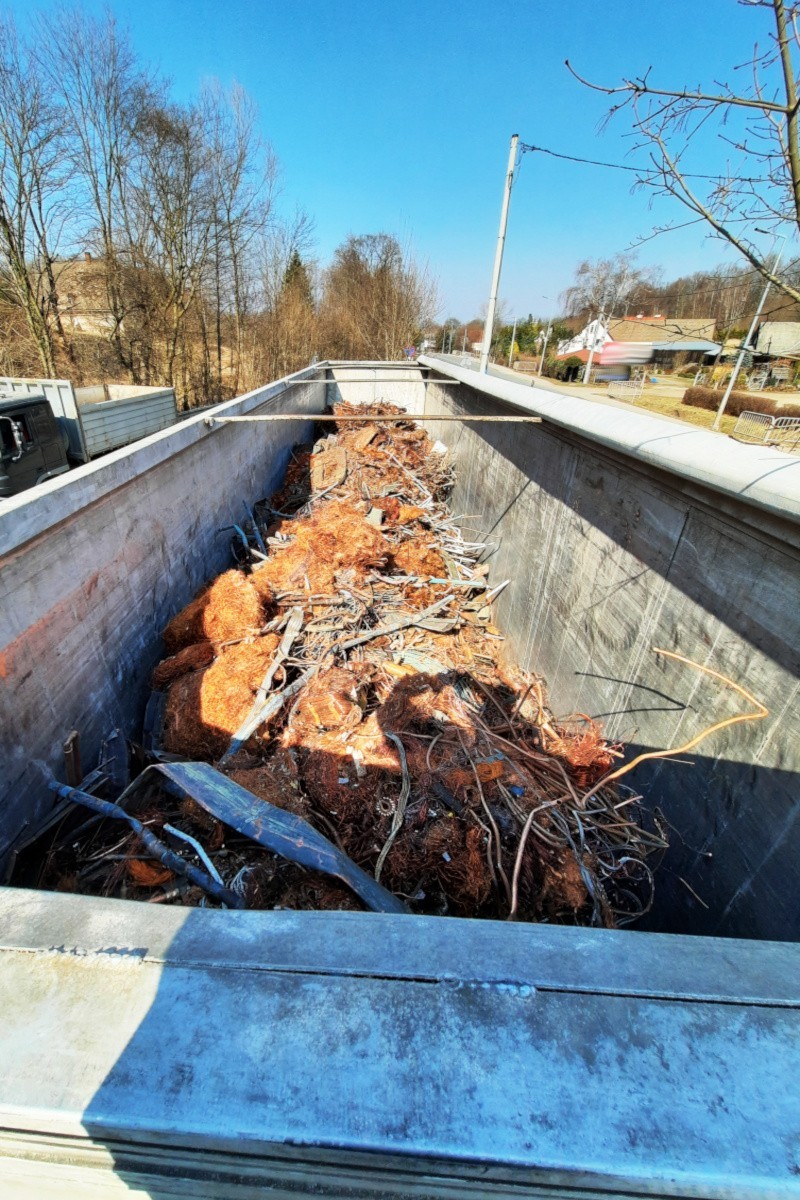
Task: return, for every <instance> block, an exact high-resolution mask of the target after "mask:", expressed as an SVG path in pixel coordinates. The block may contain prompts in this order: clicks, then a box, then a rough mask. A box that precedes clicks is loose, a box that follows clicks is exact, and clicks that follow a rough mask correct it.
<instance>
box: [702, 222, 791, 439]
mask: <svg viewBox="0 0 800 1200" xmlns="http://www.w3.org/2000/svg"><path fill="white" fill-rule="evenodd" d="M765 232H766V230H764V229H757V230H756V233H765ZM785 241H786V238H785V237H782V238H781V244H780V246H779V248H778V253H777V254H776V255H775V262H774V263H773V264H772V274H773V275H774V274H775V272H776V271H777V269H778V263H779V262H780V261H781V255H782V254H783V243H784V242H785ZM771 287H772V284H771V283H770V281H769V280H767V286H766V287H765V288H764V291H763V292H762V294H761V299H760V300H759V302H758V308H757V309H756V315H755V316H754V317H753V320H752V321H751V322H750V328H749V329H748V331H747V337H746V338H745V339H744V341H743V342H742V348H741V350H740V351H739V357H738V358H737V359H736V364H735V366H734V368H733V370H732V371H731V377H730V379H729V380H728V386H727V387H726V388H725V395H724V396H723V397H722V399H721V400H720V402H719V408H718V409H717V415H716V416H715V417H714V424H713V425H712V426H711V428H712V429H719V427H720V424H721V422H722V414H723V413H724V412H725V409H726V408H727V406H728V401H729V400H730V398H731V392H732V391H733V385H734V384H735V383H736V379H737V377H738V375H739V371H740V370H741V368H742V363H743V362H744V356H745V354H746V353H747V351H748V350H752V349H753V347H752V346H751V345H750V342H751V339H752V337H753V334H754V333H755V330H756V325H757V324H758V318H759V317H760V316H761V310H762V309H763V307H764V305H765V304H766V302H767V296H768V295H769V289H770V288H771Z"/></svg>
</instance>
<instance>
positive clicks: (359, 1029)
mask: <svg viewBox="0 0 800 1200" xmlns="http://www.w3.org/2000/svg"><path fill="white" fill-rule="evenodd" d="M6 895H7V896H8V897H9V899H8V901H7V900H6V897H2V898H0V931H2V937H0V945H2V946H3V947H5V948H2V949H0V1007H1V1008H2V1011H3V1013H4V1021H3V1026H2V1031H1V1032H0V1039H2V1040H1V1041H0V1113H1V1114H2V1122H0V1124H2V1128H3V1130H4V1133H3V1135H1V1136H0V1153H3V1152H6V1151H7V1150H10V1149H14V1152H15V1153H16V1154H17V1155H18V1156H19V1155H20V1154H21V1153H23V1151H24V1155H25V1156H27V1157H23V1161H27V1162H29V1163H30V1162H31V1161H32V1159H33V1158H34V1157H35V1155H34V1150H33V1147H34V1146H36V1145H37V1144H38V1145H40V1146H41V1147H42V1154H43V1155H45V1156H46V1155H47V1154H49V1155H50V1157H51V1159H52V1158H53V1157H55V1158H56V1160H58V1159H59V1158H60V1159H61V1161H63V1160H64V1159H69V1160H71V1161H75V1157H76V1155H77V1156H78V1161H80V1158H81V1155H84V1157H85V1156H86V1155H87V1151H88V1148H89V1147H90V1146H91V1147H94V1148H96V1151H97V1155H98V1158H99V1157H100V1156H101V1155H103V1154H105V1155H106V1156H107V1157H106V1159H105V1161H104V1162H103V1168H104V1169H105V1170H107V1171H115V1172H117V1173H118V1175H119V1177H120V1178H121V1179H122V1180H123V1181H126V1180H129V1179H130V1180H132V1179H133V1176H134V1172H135V1171H136V1170H138V1171H141V1172H143V1174H144V1176H146V1177H147V1178H148V1184H147V1189H146V1190H149V1192H150V1194H152V1195H162V1194H163V1195H171V1193H170V1191H169V1190H168V1189H169V1187H170V1182H169V1181H170V1179H171V1178H172V1179H174V1177H175V1163H176V1162H180V1164H181V1168H182V1172H183V1173H184V1174H185V1175H190V1176H191V1175H192V1173H196V1174H197V1176H198V1178H197V1179H196V1180H195V1183H194V1185H193V1190H192V1194H193V1195H195V1196H205V1195H207V1194H211V1195H217V1194H227V1193H225V1192H219V1193H218V1192H216V1191H214V1190H213V1189H214V1188H215V1187H216V1186H217V1181H218V1180H219V1179H222V1180H223V1181H225V1182H226V1185H227V1184H228V1183H230V1185H231V1186H232V1182H233V1176H234V1175H235V1172H234V1170H233V1165H232V1164H234V1163H235V1167H236V1171H243V1170H245V1168H246V1167H247V1166H248V1165H249V1168H250V1169H251V1170H252V1171H253V1173H254V1175H253V1178H257V1177H260V1179H261V1181H262V1182H263V1184H264V1185H266V1184H270V1183H271V1184H272V1185H273V1186H275V1187H276V1188H281V1187H286V1188H287V1194H293V1193H292V1192H291V1191H288V1189H289V1188H290V1187H294V1188H296V1189H297V1190H296V1194H299V1195H312V1194H316V1195H319V1194H322V1195H325V1194H326V1192H325V1188H326V1187H329V1188H330V1189H331V1191H330V1193H329V1194H331V1195H339V1196H343V1195H346V1194H348V1193H347V1191H346V1188H347V1187H350V1188H352V1189H353V1190H354V1191H355V1194H360V1195H376V1196H377V1195H380V1196H391V1195H393V1194H395V1193H394V1191H393V1189H396V1192H397V1194H403V1195H406V1196H410V1195H420V1196H432V1195H437V1196H463V1195H466V1196H477V1195H492V1194H495V1193H496V1194H498V1195H514V1194H519V1195H545V1196H546V1195H553V1194H558V1195H565V1196H569V1195H576V1196H577V1195H581V1196H583V1197H591V1196H595V1195H601V1194H602V1195H606V1196H607V1195H614V1196H644V1195H649V1196H656V1195H657V1196H660V1197H662V1198H663V1197H667V1196H684V1197H687V1196H693V1197H699V1196H703V1197H714V1198H719V1200H721V1198H725V1200H745V1198H747V1200H756V1198H759V1200H766V1198H768V1197H769V1198H777V1197H779V1196H780V1197H789V1196H796V1195H800V1175H799V1174H798V1169H799V1168H800V1159H798V1154H800V1106H799V1105H798V1102H797V1093H796V1087H795V1081H796V1078H797V1075H798V1072H799V1071H800V1014H799V1013H798V1008H797V999H796V998H795V1003H794V1004H793V1005H791V1006H788V1005H786V1004H773V1003H771V1002H767V1003H760V1004H756V1005H750V1004H741V1003H736V1002H733V1003H731V1001H730V999H723V1001H722V1002H716V1001H714V1000H711V999H708V998H704V999H702V1000H692V999H690V998H687V997H689V996H690V994H691V992H692V990H693V985H694V984H695V983H696V982H701V981H702V980H704V979H705V980H707V981H709V982H710V979H709V976H710V974H711V972H710V971H709V967H708V961H709V959H710V960H712V961H713V963H714V969H715V970H716V972H717V973H718V976H719V981H720V985H721V988H722V990H723V993H724V992H726V991H728V990H729V989H731V987H733V986H735V978H736V974H737V970H736V964H735V961H734V956H733V955H732V954H730V953H728V954H726V953H724V951H723V948H722V947H721V946H720V944H719V943H715V942H708V941H705V940H704V939H674V951H672V950H671V949H670V947H671V945H673V939H670V938H668V937H665V936H657V935H653V936H650V937H648V936H647V935H638V934H635V933H616V934H614V933H609V934H607V935H603V933H602V932H601V931H586V930H577V929H551V928H548V927H545V926H527V927H523V926H514V925H507V924H494V923H492V924H481V923H478V922H445V921H442V920H437V919H435V918H413V917H412V918H403V920H398V919H397V918H395V917H392V916H367V915H359V914H308V913H275V914H272V913H235V914H233V913H214V912H204V911H203V910H201V909H195V910H191V911H189V912H187V911H179V910H172V911H171V912H166V911H154V909H153V908H152V907H150V906H144V905H141V906H139V905H128V904H125V903H124V902H120V901H103V900H97V899H89V898H86V897H78V896H64V897H60V898H59V900H60V901H63V912H62V916H61V919H60V920H56V914H55V913H54V912H53V909H52V906H48V905H47V904H46V900H47V897H44V896H42V895H41V894H37V893H18V894H16V895H13V894H11V893H7V894H6ZM123 918H124V937H122V938H121V937H120V931H121V929H122V928H123V925H122V921H123ZM729 946H730V944H729ZM55 947H57V948H55ZM748 950H749V953H750V954H751V955H752V956H753V957H752V960H751V962H752V978H753V981H754V984H757V982H758V979H759V975H761V976H763V977H764V978H766V979H769V978H772V979H773V981H774V983H775V984H776V986H777V987H778V989H780V987H781V986H782V985H781V976H782V975H783V976H784V978H786V977H787V976H790V975H791V977H793V979H794V981H795V984H794V986H795V987H796V972H797V963H798V957H799V956H800V950H798V948H796V947H791V946H766V945H765V946H757V945H752V946H750V947H749V948H748ZM759 958H761V960H762V967H763V970H762V971H761V972H759V970H758V960H759ZM670 959H671V963H670V965H669V968H668V970H669V972H670V973H671V974H672V980H671V982H668V981H667V980H666V979H665V977H664V974H663V971H664V970H665V967H664V965H663V964H664V963H665V961H666V960H670ZM354 960H358V961H359V964H360V970H359V971H358V972H354V971H353V970H352V969H351V965H350V964H352V962H353V961H354ZM604 960H605V961H607V962H608V964H609V968H608V971H607V972H604V971H603V968H602V964H603V961H604ZM319 963H321V964H322V965H323V969H322V970H318V969H315V966H314V964H319ZM659 963H661V964H662V965H661V966H660V965H659ZM498 964H501V966H502V970H498ZM584 970H586V971H592V972H593V973H594V975H595V977H596V978H597V979H598V981H599V982H600V983H605V984H606V985H607V987H608V990H606V991H605V992H598V991H593V990H592V989H591V985H590V984H589V983H584V982H582V981H581V976H582V975H583V972H584ZM654 978H655V979H656V980H659V982H660V985H661V986H660V987H659V989H658V991H657V992H656V993H652V992H651V994H650V995H648V994H646V993H647V992H648V990H650V989H652V987H653V982H654ZM98 1013H101V1014H104V1019H102V1020H98ZM67 1138H68V1139H70V1142H69V1145H67V1143H66V1142H65V1140H64V1139H67ZM23 1142H24V1143H26V1146H23V1150H21V1149H20V1145H21V1143H23ZM82 1147H86V1149H85V1150H84V1149H82ZM53 1171H55V1167H53ZM228 1172H230V1175H229V1174H228ZM2 1175H3V1160H2V1159H0V1177H2ZM210 1180H211V1181H213V1182H209V1181H210ZM162 1186H163V1187H164V1188H165V1189H166V1190H165V1191H163V1192H162V1191H161V1190H160V1188H161V1187H162ZM315 1188H316V1189H317V1191H315V1190H314V1189H315ZM337 1188H338V1190H337ZM459 1188H461V1190H459ZM481 1189H482V1190H481ZM559 1189H560V1190H559ZM231 1194H234V1195H235V1194H237V1193H236V1192H232V1193H231ZM242 1194H243V1195H244V1194H246V1193H242ZM277 1194H279V1195H280V1194H283V1193H282V1192H281V1191H278V1193H277Z"/></svg>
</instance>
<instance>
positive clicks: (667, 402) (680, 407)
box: [632, 389, 736, 433]
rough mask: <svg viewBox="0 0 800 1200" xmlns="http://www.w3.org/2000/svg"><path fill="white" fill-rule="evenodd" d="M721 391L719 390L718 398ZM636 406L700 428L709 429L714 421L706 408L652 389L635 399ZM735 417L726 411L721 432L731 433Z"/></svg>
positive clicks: (711, 413)
mask: <svg viewBox="0 0 800 1200" xmlns="http://www.w3.org/2000/svg"><path fill="white" fill-rule="evenodd" d="M721 398H722V393H721V392H720V399H721ZM632 407H636V408H645V409H647V411H648V412H653V413H658V414H659V416H662V417H675V419H676V420H678V421H686V422H688V423H689V424H690V425H699V426H700V427H701V428H702V429H710V428H711V426H712V425H713V423H714V416H715V414H714V413H713V412H709V410H708V409H706V408H695V406H694V405H692V404H681V401H680V397H679V396H664V395H659V394H658V392H657V391H656V390H655V389H654V390H653V391H645V392H644V393H643V395H641V396H640V397H639V399H638V400H637V401H636V404H635V406H632ZM735 424H736V418H735V417H730V416H728V415H727V413H726V414H725V415H724V416H723V418H722V432H723V433H732V432H733V427H734V425H735Z"/></svg>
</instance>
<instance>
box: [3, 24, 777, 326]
mask: <svg viewBox="0 0 800 1200" xmlns="http://www.w3.org/2000/svg"><path fill="white" fill-rule="evenodd" d="M4 7H5V8H6V9H11V11H13V12H14V13H15V14H16V16H17V19H18V21H19V23H20V25H21V26H23V27H24V25H25V20H26V17H27V16H28V15H29V14H30V13H31V12H32V11H34V9H36V8H38V9H47V8H49V7H53V5H51V4H49V3H47V2H45V3H41V4H36V5H34V4H32V3H31V2H30V0H11V2H10V3H8V2H6V3H5V5H4ZM83 7H84V8H86V9H88V10H89V11H100V10H101V7H102V5H101V4H99V3H97V4H95V3H91V2H87V3H85V4H84V5H83ZM110 7H111V9H112V11H113V12H114V13H115V14H116V15H117V17H118V18H119V19H120V21H121V22H122V23H123V24H124V25H126V26H127V27H128V29H129V31H130V33H131V35H132V39H133V42H134V45H135V46H136V48H137V49H138V51H139V52H140V53H141V55H142V57H143V58H145V59H147V60H149V61H150V62H151V63H153V64H155V65H158V66H159V67H160V68H161V70H162V71H163V72H164V73H165V74H166V75H168V76H169V77H170V78H171V79H172V80H173V94H174V96H175V98H176V99H189V98H191V97H192V96H193V95H194V94H195V93H196V91H197V88H198V85H199V84H200V83H201V81H202V80H203V79H204V78H209V77H217V78H219V79H220V80H221V81H222V82H223V83H225V84H228V83H230V82H232V81H233V80H237V81H238V82H239V83H241V84H242V85H243V86H244V87H245V88H246V89H247V90H248V92H250V94H251V95H252V96H253V97H254V99H255V100H256V102H257V104H258V106H259V110H260V114H261V124H262V131H263V134H264V136H265V137H266V138H267V139H268V140H269V141H270V142H271V144H272V146H273V149H274V151H275V153H276V155H277V157H278V159H279V162H280V165H281V170H282V198H281V203H282V205H283V206H284V207H285V208H286V209H287V211H289V210H293V209H294V207H295V205H297V204H299V205H301V206H302V207H303V208H304V209H306V210H307V211H308V213H309V214H310V215H311V217H312V218H313V220H314V222H315V227H316V234H315V239H316V244H315V247H314V252H315V254H316V256H318V257H319V258H320V259H322V260H323V261H324V260H325V259H326V258H327V257H328V256H329V255H330V253H331V251H332V250H333V249H334V247H335V246H336V245H337V244H338V243H339V242H341V241H342V240H343V238H345V237H346V236H347V235H348V234H349V233H368V232H378V231H385V232H390V233H394V234H396V235H397V236H398V237H399V238H400V239H401V240H403V241H410V242H411V243H412V245H413V249H414V251H415V253H416V255H417V257H418V258H420V259H422V260H424V261H427V263H428V264H429V266H430V269H431V271H432V273H433V274H434V275H435V276H436V277H437V279H438V281H439V292H440V297H441V307H440V311H439V317H440V319H443V318H444V317H447V316H457V317H459V318H461V319H466V318H468V317H470V316H473V315H475V314H476V313H477V312H478V310H479V309H480V307H481V305H482V304H484V303H485V298H486V293H487V292H488V287H489V279H490V274H491V265H492V256H493V253H494V244H495V239H496V236H497V222H498V217H499V209H500V199H501V190H502V183H503V176H504V172H505V165H506V160H507V157H508V141H509V137H510V135H511V134H512V133H515V132H516V133H519V134H520V137H521V138H522V140H523V141H528V142H532V143H536V144H539V145H544V146H550V147H553V148H555V149H558V150H562V151H564V152H567V153H571V154H576V155H583V156H586V157H593V158H603V159H611V160H613V161H619V160H620V159H621V158H622V156H623V155H624V154H625V153H626V151H627V149H628V144H627V143H626V141H625V139H624V138H623V136H622V134H623V133H624V132H625V126H624V123H623V124H620V125H619V127H618V128H614V129H612V130H610V131H608V132H606V133H605V134H603V135H600V134H599V133H598V129H597V126H598V121H599V119H600V117H601V116H602V114H603V112H604V107H605V106H604V103H603V98H602V97H600V96H598V95H596V94H594V93H591V92H589V91H587V90H586V89H584V88H582V87H581V86H580V85H579V84H578V83H577V82H576V81H575V80H573V79H572V77H571V76H570V75H569V74H568V72H567V70H566V68H565V67H564V65H563V63H564V59H565V57H567V56H569V58H570V59H571V60H572V61H573V62H574V63H575V65H576V66H577V67H579V68H580V69H581V70H582V71H583V72H585V73H586V74H587V75H590V76H592V77H594V78H597V79H600V80H603V81H613V80H615V79H616V78H617V77H618V76H619V75H620V74H621V73H623V72H628V73H630V74H633V73H635V72H637V71H638V70H639V69H644V68H646V67H647V66H648V65H650V64H651V63H655V64H656V69H655V72H654V81H655V80H656V79H658V80H659V81H661V82H663V83H666V84H672V83H680V84H683V83H688V84H697V83H698V82H701V81H702V82H704V83H706V84H707V85H708V84H710V83H711V82H712V81H713V79H714V78H720V77H722V78H731V71H730V67H731V65H732V64H734V63H737V62H741V61H742V60H743V59H745V58H746V57H747V55H748V53H749V51H750V49H751V47H752V43H753V41H754V40H755V38H756V37H757V36H759V35H763V32H764V29H765V19H764V16H763V15H762V14H759V11H758V10H755V11H750V12H748V11H746V10H744V9H742V8H740V7H739V6H738V5H737V4H736V3H735V2H734V0H703V3H699V2H698V0H692V2H691V3H690V2H689V0H670V2H669V3H668V4H663V3H661V4H656V3H655V2H654V0H638V3H633V2H626V0H605V2H604V3H603V4H597V3H594V2H590V0H573V2H572V3H570V4H565V3H557V2H556V0H539V2H536V3H528V4H524V3H518V2H517V3H510V2H509V0H495V3H494V4H491V5H488V4H486V3H485V0H482V2H481V3H477V2H475V0H462V2H461V3H458V4H456V3H452V2H447V3H437V2H436V0H425V2H423V0H404V2H403V3H402V4H400V3H396V2H395V0H378V2H377V3H376V2H375V0H373V2H372V3H365V2H362V0H339V3H331V0H281V2H276V0H259V2H256V0H213V2H212V0H136V2H135V3H133V2H129V0H116V2H113V3H111V5H110ZM709 161H711V160H709ZM706 169H708V167H706ZM629 187H630V181H629V179H628V177H626V176H625V175H624V174H623V173H621V172H613V171H603V170H600V169H597V168H589V167H579V166H573V165H571V164H567V163H559V162H556V161H554V160H548V159H545V158H543V157H542V156H541V155H526V156H525V158H524V160H523V163H522V169H521V172H520V174H519V177H518V180H517V183H516V185H515V189H514V194H513V197H512V206H511V221H510V226H509V238H508V243H507V253H506V264H505V267H504V274H503V283H502V288H501V294H502V296H503V298H504V299H505V300H506V302H507V307H508V311H509V312H510V313H518V314H524V313H527V312H528V311H533V312H548V311H553V310H555V309H556V308H557V297H558V294H559V292H561V291H562V289H563V288H564V287H565V286H566V285H567V284H568V283H569V281H570V277H571V274H572V271H573V269H574V267H575V265H576V263H577V262H578V261H579V260H580V259H581V258H583V257H598V256H606V255H609V254H611V253H613V252H615V251H617V250H622V249H624V248H625V247H626V246H627V245H629V244H630V242H631V241H632V240H633V239H634V237H635V236H636V235H637V234H643V233H647V232H648V230H649V229H650V228H651V226H652V224H653V222H654V220H657V219H662V218H668V217H670V216H674V217H676V218H677V219H678V220H680V219H682V218H681V215H680V210H679V211H677V212H676V211H675V210H674V209H673V208H671V207H669V206H666V205H665V204H664V203H663V202H660V203H659V204H658V206H657V207H656V208H655V209H653V210H651V209H649V207H648V203H649V202H648V198H647V197H646V196H645V195H644V194H641V193H639V194H635V195H631V194H630V190H629ZM639 261H640V262H642V263H651V262H652V263H658V264H663V266H664V268H665V270H666V272H667V274H668V275H674V274H678V273H684V272H689V271H692V270H696V269H699V268H701V267H706V266H710V265H713V264H714V263H717V262H721V261H732V260H731V258H730V256H728V257H727V258H726V255H725V252H724V251H723V249H722V247H721V246H720V244H719V243H716V242H713V241H709V240H708V239H704V238H703V236H702V234H700V233H698V232H696V231H691V232H689V231H687V232H684V233H673V234H669V235H666V236H665V237H663V238H660V239H658V240H656V241H655V242H651V243H649V244H648V245H647V246H646V247H645V248H643V250H642V251H641V252H640V254H639ZM544 297H549V298H550V299H545V298H544Z"/></svg>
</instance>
